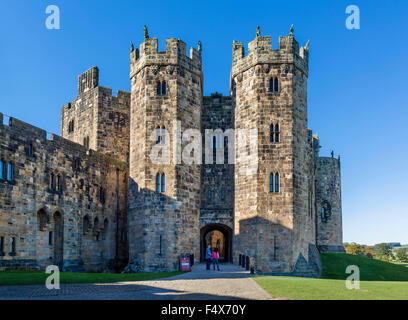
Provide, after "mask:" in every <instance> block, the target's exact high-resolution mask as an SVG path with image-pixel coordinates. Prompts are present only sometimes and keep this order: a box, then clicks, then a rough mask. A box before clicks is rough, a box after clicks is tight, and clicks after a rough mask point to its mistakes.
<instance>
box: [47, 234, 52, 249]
mask: <svg viewBox="0 0 408 320" xmlns="http://www.w3.org/2000/svg"><path fill="white" fill-rule="evenodd" d="M48 244H49V245H50V246H52V231H50V233H49V234H48Z"/></svg>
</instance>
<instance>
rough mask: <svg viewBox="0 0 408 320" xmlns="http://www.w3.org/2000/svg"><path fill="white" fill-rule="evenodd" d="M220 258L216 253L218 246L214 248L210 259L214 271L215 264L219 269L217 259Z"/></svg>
mask: <svg viewBox="0 0 408 320" xmlns="http://www.w3.org/2000/svg"><path fill="white" fill-rule="evenodd" d="M219 258H220V255H219V253H218V248H215V249H214V251H213V252H212V261H213V265H214V271H215V265H217V269H218V271H221V270H220V265H219V264H218V259H219Z"/></svg>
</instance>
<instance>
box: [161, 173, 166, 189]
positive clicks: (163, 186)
mask: <svg viewBox="0 0 408 320" xmlns="http://www.w3.org/2000/svg"><path fill="white" fill-rule="evenodd" d="M161 192H166V175H165V174H164V173H163V174H162V176H161Z"/></svg>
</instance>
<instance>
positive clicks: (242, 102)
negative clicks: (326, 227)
mask: <svg viewBox="0 0 408 320" xmlns="http://www.w3.org/2000/svg"><path fill="white" fill-rule="evenodd" d="M232 51H233V53H232V54H233V58H232V67H231V78H230V82H231V95H232V97H233V100H234V103H235V130H236V139H235V140H236V161H235V226H234V233H235V250H236V251H235V252H236V253H238V252H239V253H243V254H245V255H249V256H253V257H255V259H256V268H257V269H258V270H261V271H263V272H296V271H298V270H297V269H298V268H300V266H304V265H305V264H306V265H307V262H308V261H309V256H310V254H311V252H309V251H311V250H309V249H310V246H313V245H314V242H315V240H314V233H313V224H314V223H313V215H309V213H308V207H309V203H308V201H311V199H308V194H309V188H310V186H311V185H313V180H312V177H310V174H309V166H310V163H311V156H312V152H311V146H310V141H309V140H310V139H308V129H307V78H308V54H309V50H308V45H306V47H302V48H300V49H299V44H298V42H297V41H296V40H295V38H294V36H293V27H292V28H291V30H290V34H289V35H288V36H287V37H280V38H279V49H278V50H272V48H271V37H270V36H261V34H260V30H259V29H258V31H257V35H256V38H255V39H254V40H253V41H251V42H250V43H249V45H248V54H247V55H245V50H244V47H243V44H242V42H235V41H234V43H233V49H232ZM243 129H246V130H251V129H252V130H254V133H252V134H251V135H250V136H251V137H252V139H253V141H254V143H253V147H254V148H252V147H248V146H246V147H245V145H244V147H242V145H241V146H240V142H239V131H240V130H243ZM247 142H248V141H247ZM249 152H252V155H253V156H254V157H253V158H252V160H251V161H245V159H244V158H245V157H244V155H245V154H246V153H249ZM314 248H315V247H314ZM314 248H312V249H314ZM235 259H237V255H235ZM299 271H300V270H299ZM302 271H304V270H302Z"/></svg>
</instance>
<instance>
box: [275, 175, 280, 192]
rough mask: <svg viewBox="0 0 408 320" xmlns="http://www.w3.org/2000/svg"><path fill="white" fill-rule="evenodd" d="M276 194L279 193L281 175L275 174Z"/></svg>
mask: <svg viewBox="0 0 408 320" xmlns="http://www.w3.org/2000/svg"><path fill="white" fill-rule="evenodd" d="M275 192H279V173H275Z"/></svg>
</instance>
